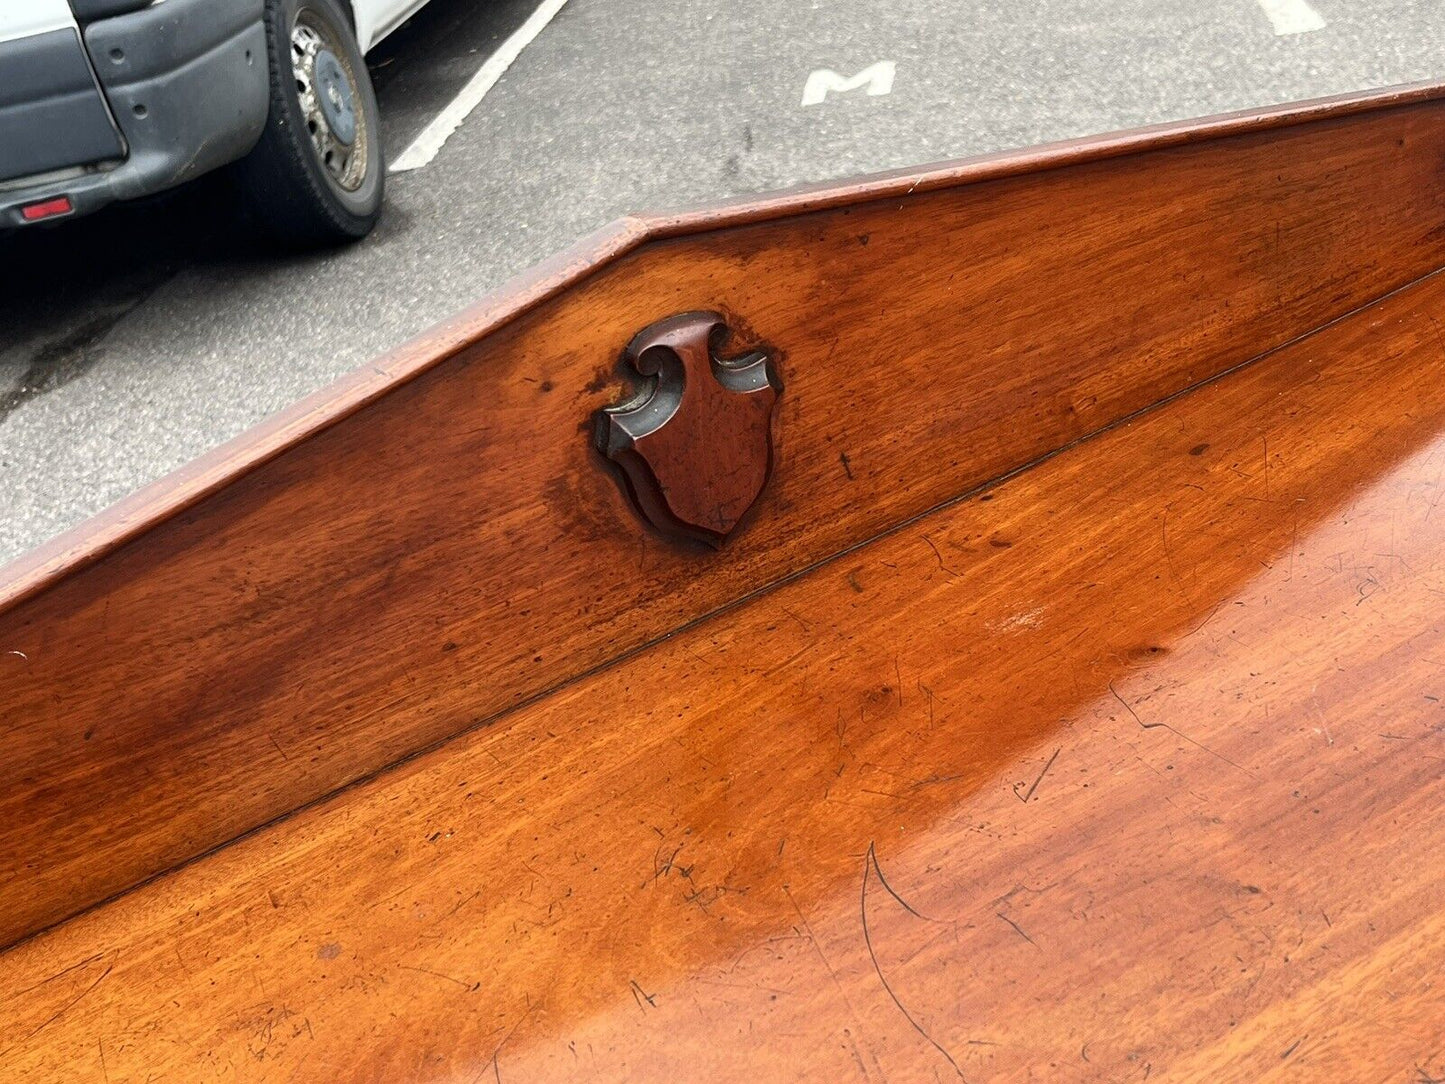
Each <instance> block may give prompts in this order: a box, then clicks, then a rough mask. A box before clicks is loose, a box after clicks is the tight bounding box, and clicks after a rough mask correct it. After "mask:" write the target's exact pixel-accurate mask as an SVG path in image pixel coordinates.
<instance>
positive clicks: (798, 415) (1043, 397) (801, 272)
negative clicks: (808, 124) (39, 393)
mask: <svg viewBox="0 0 1445 1084" xmlns="http://www.w3.org/2000/svg"><path fill="white" fill-rule="evenodd" d="M1438 94H1439V91H1438V90H1434V89H1426V90H1416V91H1411V92H1408V93H1389V94H1384V95H1377V96H1375V98H1374V99H1373V101H1372V102H1371V101H1363V102H1362V101H1350V102H1344V103H1335V104H1331V105H1325V106H1310V107H1305V108H1303V109H1300V110H1295V111H1293V112H1291V111H1288V110H1285V111H1281V110H1274V111H1268V112H1267V113H1266V114H1263V115H1261V116H1258V117H1245V118H1233V119H1229V120H1225V121H1215V122H1206V123H1204V124H1202V125H1199V126H1196V127H1194V128H1193V129H1191V128H1189V127H1187V126H1177V127H1176V128H1174V129H1170V130H1165V131H1160V132H1153V133H1149V134H1147V135H1145V136H1140V137H1122V138H1121V137H1111V138H1108V139H1104V140H1099V141H1095V142H1094V143H1093V144H1088V145H1082V146H1080V145H1074V146H1069V147H1065V148H1062V149H1058V150H1055V151H1045V152H1028V153H1025V154H1020V155H1011V156H1004V157H1002V158H1000V159H998V160H996V161H992V162H983V163H972V164H966V165H964V166H959V167H950V168H947V169H942V170H939V171H936V172H934V173H926V174H918V175H914V177H913V180H912V181H911V182H909V181H908V180H907V178H892V179H888V180H884V181H879V182H868V183H865V184H862V185H855V186H840V187H839V188H838V189H836V190H834V191H832V192H831V193H822V194H819V193H808V194H804V195H799V196H785V197H780V198H779V199H777V200H775V201H772V202H770V203H767V204H765V205H764V206H762V207H760V208H757V209H754V210H733V211H728V212H722V213H717V214H704V215H700V216H696V217H695V218H693V219H690V220H680V221H674V220H658V221H656V222H655V223H653V224H650V225H649V224H644V225H643V226H640V227H637V226H629V225H624V226H622V227H619V229H618V231H617V232H615V233H613V234H610V235H608V236H607V237H604V238H602V239H600V240H599V241H597V242H596V243H595V244H596V246H597V247H596V250H595V253H594V255H595V256H596V260H597V261H601V262H603V263H604V264H605V265H604V266H602V267H601V269H600V270H598V271H596V272H595V273H593V274H591V275H590V276H586V277H581V278H579V277H578V276H579V275H582V274H583V272H585V270H586V269H587V266H588V265H587V261H586V260H582V261H580V262H579V261H578V260H571V261H564V262H563V263H562V264H561V265H560V266H561V268H562V270H561V271H558V272H556V273H555V274H551V277H545V276H544V277H543V278H542V279H539V280H536V282H535V283H534V284H533V285H532V286H529V287H527V288H526V289H525V290H523V292H522V293H521V294H519V295H518V297H519V298H520V300H516V301H515V302H511V301H507V300H506V299H503V300H502V301H497V302H493V303H491V307H489V308H487V309H484V310H482V311H483V313H484V314H488V313H489V314H490V315H487V316H485V318H482V317H477V316H475V315H474V316H473V317H469V318H464V319H463V320H462V321H460V322H459V323H457V324H455V325H453V326H452V327H451V328H450V329H447V330H445V331H443V332H440V333H439V334H438V337H437V338H435V339H433V340H426V341H423V342H421V343H419V344H415V345H413V346H411V347H408V348H406V349H405V350H403V351H402V352H401V353H400V354H399V355H397V357H395V358H393V359H390V360H388V361H385V362H383V363H382V364H381V365H380V366H379V368H378V369H377V370H376V372H375V374H373V375H371V376H365V375H364V376H360V377H358V378H356V380H354V381H353V382H352V383H351V384H349V385H347V386H346V387H345V388H343V389H342V390H341V391H339V392H337V393H335V396H334V398H333V399H332V400H331V401H330V402H329V404H328V403H327V402H326V401H316V402H313V403H311V404H310V405H307V406H305V407H303V408H300V410H299V411H298V412H297V413H294V414H292V415H290V416H288V417H287V418H286V419H283V421H282V422H280V423H277V426H276V427H272V428H271V429H268V430H267V431H266V432H264V433H263V434H262V435H260V436H258V437H254V438H251V441H252V442H251V443H250V444H247V445H245V446H243V448H242V449H241V450H240V451H239V452H237V453H235V455H236V459H235V461H234V462H228V461H226V460H224V459H213V460H211V461H209V464H202V465H200V466H198V467H196V468H194V469H192V470H191V471H190V472H189V473H188V474H186V475H184V476H183V477H182V478H181V479H180V480H179V481H178V482H176V483H175V484H174V489H173V490H165V489H162V490H157V491H153V492H152V493H151V494H150V495H147V496H144V497H141V498H138V500H137V501H136V502H133V503H132V504H130V505H129V506H128V508H127V509H126V510H123V511H122V512H120V513H118V516H119V517H120V518H119V520H118V521H117V523H118V525H116V526H113V527H112V528H106V529H104V530H101V529H97V530H98V532H99V533H98V534H95V535H93V536H90V535H88V536H84V537H82V538H81V539H80V540H78V541H76V540H72V541H70V542H66V543H62V544H60V545H59V547H58V549H57V550H56V551H53V552H52V553H51V554H49V555H46V554H42V555H40V556H39V557H37V558H36V559H35V560H34V561H32V562H31V563H29V564H28V565H26V566H25V567H23V568H22V569H21V570H20V571H19V572H18V573H16V574H15V576H14V578H12V579H11V581H9V586H8V588H7V589H6V590H7V592H8V594H7V597H9V598H10V599H11V602H10V604H9V606H8V608H7V609H6V610H5V612H3V613H0V659H3V663H0V665H4V666H5V668H6V673H5V675H4V678H3V684H0V714H3V716H4V718H5V720H6V723H7V727H8V731H7V756H6V758H5V759H4V760H3V761H0V943H4V942H6V941H11V940H13V939H15V938H17V937H20V936H22V935H24V934H26V933H27V932H29V931H33V930H34V929H36V928H37V927H40V926H43V925H44V924H46V923H49V922H53V921H56V920H58V919H60V918H63V917H64V916H66V915H68V914H71V913H74V912H75V911H76V910H77V909H78V908H81V907H84V906H86V905H87V904H89V903H92V902H94V901H96V900H98V899H101V898H103V897H105V896H107V895H109V894H111V893H114V892H116V891H119V890H121V889H124V888H125V887H127V886H129V885H132V884H135V883H136V882H137V881H139V880H140V879H142V878H144V877H147V876H149V875H151V874H153V873H155V872H156V871H158V870H162V869H165V868H168V867H169V866H171V865H173V864H174V863H176V862H178V861H182V860H185V859H187V858H189V857H191V856H194V855H196V854H198V853H201V852H203V851H205V850H206V849H208V848H211V847H214V846H216V845H218V844H221V843H224V842H225V841H227V840H229V839H232V838H234V837H235V836H236V835H238V834H239V833H242V832H244V831H246V830H248V829H250V828H252V827H254V826H255V825H257V824H259V823H262V822H265V821H266V820H268V819H270V818H273V817H275V816H278V815H280V814H282V813H284V812H286V811H288V810H291V809H293V808H295V807H296V806H298V805H300V804H302V803H305V802H307V801H309V800H312V799H314V798H316V797H318V796H320V795H323V794H326V793H328V792H330V791H332V790H334V789H335V788H337V787H339V786H342V785H344V784H346V783H348V782H349V781H352V780H355V779H356V778H358V777H360V776H363V775H365V774H366V773H368V772H371V771H374V770H376V769H378V768H380V767H382V766H383V765H386V764H388V763H390V762H392V761H394V760H395V759H396V758H398V757H400V756H403V755H406V754H408V753H411V752H413V751H415V750H417V749H419V748H422V747H424V746H426V745H427V744H428V743H432V742H436V741H438V740H441V739H444V738H446V737H448V736H450V735H454V734H456V733H457V732H458V731H460V730H462V729H464V728H466V727H468V726H471V725H473V724H475V723H477V722H479V721H483V720H486V719H489V718H491V717H494V716H495V715H496V714H497V713H499V712H503V711H505V710H507V709H509V708H512V707H514V706H515V705H517V704H518V703H521V702H524V701H526V700H527V699H528V698H530V697H534V696H536V695H538V694H540V693H542V692H544V691H545V690H548V689H551V688H555V687H557V686H559V685H560V684H561V683H564V682H567V681H570V680H574V679H576V678H577V677H578V676H579V675H581V674H584V673H586V672H588V671H589V670H591V669H593V668H596V667H598V666H601V665H603V664H605V663H607V662H608V661H609V660H613V659H616V658H618V657H619V656H620V655H622V654H625V653H626V652H628V651H631V650H635V649H637V648H639V647H640V646H642V645H644V644H646V643H648V642H650V641H652V640H654V639H656V638H657V637H660V636H663V635H665V634H667V633H669V632H670V631H672V630H674V629H676V628H678V627H679V626H680V625H682V624H683V623H685V622H687V621H690V620H693V619H696V618H698V617H699V616H701V615H703V614H706V613H708V612H710V611H712V610H715V609H716V608H717V607H719V606H722V605H725V604H728V603H730V602H732V601H734V600H737V599H739V598H741V597H743V596H745V595H747V594H748V593H750V592H752V591H755V590H758V589H760V588H762V587H765V586H766V585H768V584H771V583H774V582H776V581H778V580H779V579H780V578H782V577H785V576H788V575H791V574H794V573H796V572H798V571H799V570H801V569H804V568H806V567H808V566H809V565H811V564H812V563H813V562H816V561H818V560H820V559H823V558H825V557H827V556H829V555H830V554H833V553H836V552H838V551H839V550H840V549H842V548H844V547H847V546H850V545H854V544H856V543H858V542H859V541H861V540H863V539H866V538H868V537H870V536H872V535H874V534H876V533H877V532H878V531H880V530H884V529H886V528H888V527H889V526H891V525H893V524H896V523H898V522H900V521H903V520H905V519H907V518H909V517H912V516H915V515H918V514H920V513H922V512H924V511H926V510H927V509H929V508H931V507H934V506H936V505H937V504H939V503H940V502H941V501H945V500H947V499H949V498H951V497H953V496H955V495H957V494H958V493H960V492H962V491H964V490H966V489H968V488H969V487H971V486H974V485H977V484H979V483H980V482H982V481H984V480H986V479H988V478H990V477H995V476H997V475H999V474H1001V473H1003V472H1006V471H1008V470H1011V469H1013V468H1015V467H1017V466H1019V465H1020V464H1021V463H1024V462H1026V461H1028V460H1030V459H1032V458H1034V457H1037V456H1040V455H1043V454H1046V453H1048V452H1050V451H1053V450H1055V449H1057V448H1059V447H1060V446H1061V445H1064V444H1066V443H1067V442H1069V441H1071V440H1074V439H1076V438H1078V437H1080V436H1082V435H1084V434H1086V433H1089V432H1091V431H1094V430H1097V429H1099V428H1100V427H1102V426H1105V425H1107V424H1109V423H1111V422H1113V421H1115V420H1117V419H1118V418H1120V417H1121V416H1123V415H1126V414H1128V413H1129V412H1131V411H1134V410H1137V409H1139V408H1141V407H1144V406H1146V405H1148V404H1150V403H1153V402H1155V401H1157V400H1158V399H1159V398H1161V397H1162V396H1164V395H1167V394H1170V393H1172V392H1175V391H1177V390H1179V389H1180V388H1182V387H1185V386H1187V385H1190V384H1192V383H1193V382H1195V381H1197V380H1199V379H1202V378H1204V377H1207V376H1209V375H1211V374H1213V373H1216V372H1219V371H1220V370H1222V369H1225V368H1227V367H1229V366H1232V365H1235V364H1237V363H1239V362H1241V361H1242V360H1244V359H1245V358H1247V357H1249V356H1251V355H1253V354H1255V353H1258V352H1259V351H1261V350H1264V349H1267V348H1269V347H1272V346H1275V345H1278V344H1279V343H1281V342H1283V341H1286V340H1289V339H1291V338H1294V337H1296V336H1298V335H1299V334H1301V333H1303V332H1305V331H1307V330H1308V329H1310V328H1312V327H1315V326H1317V325H1319V324H1320V323H1322V322H1324V321H1326V320H1329V319H1332V318H1334V317H1337V316H1339V315H1340V314H1342V313H1344V312H1347V311H1349V310H1350V309H1352V308H1354V307H1355V306H1357V305H1359V304H1360V303H1362V302H1365V301H1368V300H1369V299H1371V298H1374V297H1377V296H1379V295H1380V294H1382V293H1384V292H1386V291H1388V290H1391V289H1393V288H1396V287H1398V286H1400V285H1402V284H1404V283H1405V282H1408V281H1410V280H1412V279H1414V278H1417V277H1418V276H1420V275H1421V274H1424V273H1426V272H1428V271H1430V270H1433V269H1434V268H1436V267H1438V266H1440V265H1441V264H1442V263H1445V230H1442V226H1445V189H1442V185H1441V183H1440V162H1441V161H1442V160H1445V123H1442V121H1445V105H1442V103H1441V102H1440V101H1439V100H1438ZM858 201H865V202H858ZM689 231H692V234H693V235H691V236H684V234H687V233H688V232H689ZM647 238H653V239H652V240H648V241H647V243H645V244H641V247H635V246H636V245H637V244H639V243H640V242H641V241H642V240H644V239H647ZM629 246H633V247H630V250H629ZM624 250H626V252H625V254H623V253H624ZM607 261H610V262H607ZM564 286H565V289H563V287H564ZM558 291H560V292H558ZM509 305H510V306H511V307H510V308H509V307H508V306H509ZM708 308H716V309H718V310H720V311H722V312H723V313H724V314H725V315H727V316H728V318H729V321H730V323H731V324H732V326H734V327H735V328H737V329H738V332H739V334H740V335H741V336H742V337H743V339H744V341H747V342H769V343H773V344H776V345H777V347H778V348H779V350H780V351H781V352H782V354H783V358H782V362H783V370H784V372H785V373H786V374H787V376H788V393H787V395H786V396H784V397H783V399H782V400H781V402H780V406H779V415H780V417H779V436H780V440H779V445H778V447H777V449H776V468H775V473H774V478H773V480H772V482H771V483H770V486H769V490H768V492H767V493H766V494H765V495H764V497H763V498H762V499H761V500H760V501H759V503H758V505H757V506H756V507H755V508H754V509H753V511H752V512H751V513H750V520H751V522H750V523H746V524H744V526H743V528H742V529H741V530H740V532H739V534H738V536H737V537H736V538H735V539H734V540H733V541H731V542H730V543H729V546H728V548H727V550H726V551H725V552H724V553H721V554H709V553H706V552H678V551H677V550H676V549H675V548H674V547H673V546H672V545H671V544H667V543H663V542H662V541H660V540H655V539H647V538H643V539H641V540H639V536H638V531H637V526H636V522H635V519H634V517H633V516H632V513H631V512H630V510H629V509H628V508H627V507H626V506H625V503H624V502H623V500H622V498H621V496H620V495H619V494H618V493H617V491H616V487H615V486H614V485H613V483H612V481H611V480H610V479H608V478H606V477H605V476H604V475H603V474H602V472H600V471H598V470H597V462H596V458H595V453H593V452H591V451H589V449H588V447H587V441H586V439H585V433H584V432H583V427H585V426H587V425H588V424H589V420H590V416H591V415H592V414H593V412H595V411H596V410H597V409H598V408H600V407H601V406H603V405H605V404H606V403H607V402H609V401H611V398H612V391H611V388H610V383H611V380H612V372H613V365H614V363H615V359H616V357H617V352H618V350H619V349H620V347H621V345H622V344H624V343H625V342H626V341H627V339H628V337H629V336H630V335H631V334H632V333H633V332H635V331H636V329H637V328H638V327H641V326H643V325H645V324H646V323H647V322H649V321H650V320H653V319H655V318H657V316H658V315H659V314H661V313H668V312H677V311H685V310H688V309H708ZM504 317H505V319H503V318H504ZM885 365H886V366H887V367H888V371H889V372H890V373H891V374H892V379H891V380H889V381H882V380H880V379H879V377H878V374H879V372H880V366H885ZM142 528H143V530H142ZM138 530H140V531H141V533H135V532H136V531H138ZM107 531H109V533H107ZM56 553H59V554H60V555H61V556H62V558H64V559H63V560H60V563H58V564H57V563H56V561H57V558H56V556H55V554H56ZM67 561H68V563H67ZM10 651H14V652H18V653H19V654H15V655H10V654H5V653H6V652H10Z"/></svg>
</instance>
